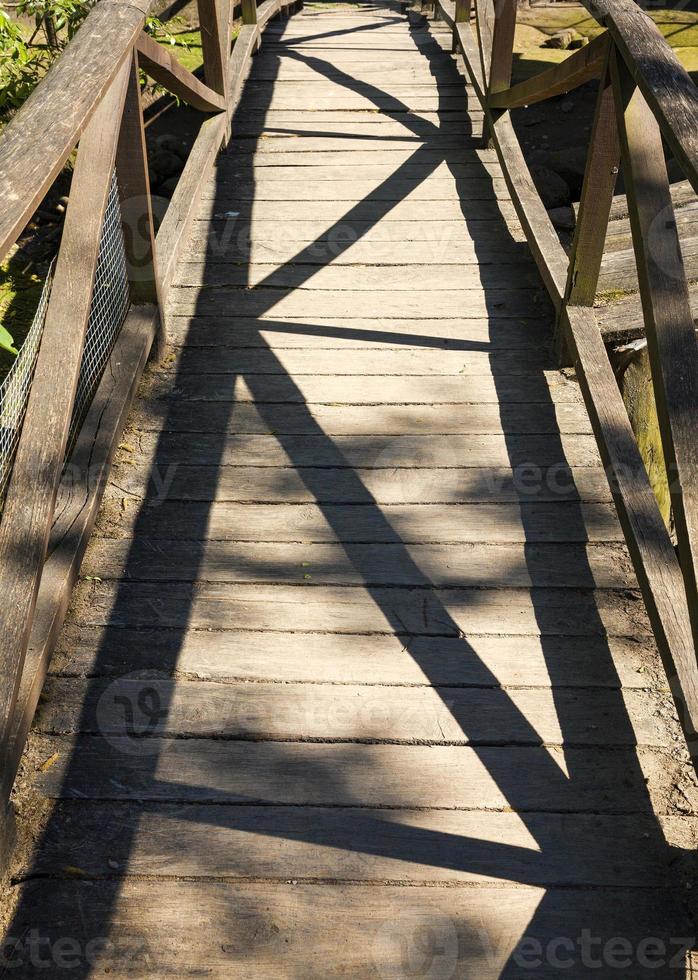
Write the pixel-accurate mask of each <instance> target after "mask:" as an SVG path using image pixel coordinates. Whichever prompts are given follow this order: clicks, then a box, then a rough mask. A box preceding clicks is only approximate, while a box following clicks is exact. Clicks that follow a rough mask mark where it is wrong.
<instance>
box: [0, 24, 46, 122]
mask: <svg viewBox="0 0 698 980" xmlns="http://www.w3.org/2000/svg"><path fill="white" fill-rule="evenodd" d="M47 67H48V58H47V56H46V52H45V51H42V50H41V49H40V48H38V47H34V46H31V45H29V44H28V43H27V42H26V40H25V38H24V34H23V33H22V29H21V28H20V26H19V25H18V24H17V23H16V22H15V21H13V20H12V19H11V18H10V16H9V14H8V13H7V11H5V10H4V9H3V8H2V7H0V113H7V112H8V111H9V110H12V109H16V108H18V107H19V106H20V105H21V104H22V103H23V102H24V100H25V99H26V98H27V96H28V95H29V94H30V92H31V90H32V89H33V88H34V86H35V85H36V82H37V80H38V78H40V76H41V75H42V74H43V73H44V71H45V70H46V68H47Z"/></svg>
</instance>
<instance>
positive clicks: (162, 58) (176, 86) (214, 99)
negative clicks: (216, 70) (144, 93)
mask: <svg viewBox="0 0 698 980" xmlns="http://www.w3.org/2000/svg"><path fill="white" fill-rule="evenodd" d="M138 61H139V64H140V67H141V68H142V69H143V71H145V72H146V73H147V74H148V75H150V77H151V78H154V79H155V81H156V82H159V83H160V84H161V85H164V87H165V88H166V89H167V90H168V91H170V92H172V94H173V95H176V96H177V98H179V99H181V100H182V101H183V102H186V103H187V104H188V105H190V106H193V108H194V109H200V110H201V111H202V112H220V111H221V109H225V101H224V99H223V96H222V95H221V94H220V93H218V92H214V91H213V89H212V88H209V87H208V85H204V83H203V82H202V81H200V80H199V79H198V78H197V77H196V75H192V73H191V72H190V71H187V69H186V68H184V67H183V66H182V65H181V64H180V62H179V61H178V60H177V59H176V58H175V57H174V55H172V54H171V53H170V52H169V51H168V50H167V48H166V47H165V46H164V45H162V44H158V42H157V41H155V40H153V38H152V37H150V36H149V35H148V34H141V36H140V37H139V38H138Z"/></svg>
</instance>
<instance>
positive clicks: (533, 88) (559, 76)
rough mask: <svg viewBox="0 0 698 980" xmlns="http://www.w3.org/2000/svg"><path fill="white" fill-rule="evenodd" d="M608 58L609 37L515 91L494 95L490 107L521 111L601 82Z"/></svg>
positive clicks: (576, 52) (587, 46) (528, 81)
mask: <svg viewBox="0 0 698 980" xmlns="http://www.w3.org/2000/svg"><path fill="white" fill-rule="evenodd" d="M607 54H608V34H600V35H599V36H598V37H595V38H593V39H592V40H591V41H590V42H589V44H585V45H584V47H583V48H580V49H579V50H578V51H574V52H573V53H572V54H571V55H569V57H567V58H565V60H564V61H562V62H560V64H559V65H554V66H553V67H552V68H548V69H547V70H546V71H542V72H540V74H538V75H534V76H533V78H527V79H526V81H525V82H519V84H518V85H513V86H512V87H511V88H506V89H503V90H502V91H501V92H492V93H491V95H490V99H489V103H490V105H491V106H492V108H494V109H518V108H520V107H521V106H528V105H533V104H534V103H536V102H543V101H544V100H545V99H552V98H553V97H554V96H556V95H562V94H564V93H565V92H569V91H571V90H572V89H574V88H577V87H578V86H579V85H584V84H585V83H586V82H589V81H591V80H592V79H594V78H598V77H599V75H600V74H601V72H602V71H603V66H604V62H605V60H606V57H607Z"/></svg>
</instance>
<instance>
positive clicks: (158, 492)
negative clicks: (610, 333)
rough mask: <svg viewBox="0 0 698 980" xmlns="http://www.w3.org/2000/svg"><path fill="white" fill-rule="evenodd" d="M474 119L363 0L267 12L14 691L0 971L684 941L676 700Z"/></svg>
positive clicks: (670, 969) (425, 31) (673, 954)
mask: <svg viewBox="0 0 698 980" xmlns="http://www.w3.org/2000/svg"><path fill="white" fill-rule="evenodd" d="M466 91H467V90H466ZM481 119H482V116H481V113H480V112H479V111H476V110H474V109H473V110H472V111H471V110H470V109H469V104H468V98H467V95H464V89H463V83H462V78H461V75H460V74H459V70H458V63H457V61H456V60H455V59H454V57H453V56H452V55H451V34H450V32H449V31H447V30H446V29H445V28H442V27H440V26H439V24H438V23H436V24H428V23H427V22H426V21H425V20H424V19H423V18H421V17H418V16H415V15H414V14H410V15H409V16H406V15H405V14H404V13H403V12H401V10H400V9H399V7H397V6H395V5H393V4H390V3H383V4H375V5H371V4H368V3H363V4H361V5H353V6H343V5H341V4H327V5H326V6H325V7H323V8H322V9H321V8H320V7H310V8H306V10H305V11H304V12H303V13H302V14H300V15H298V16H295V17H293V18H292V19H291V20H289V21H281V22H278V23H277V24H275V25H273V26H271V27H270V29H269V31H268V33H267V34H266V35H265V40H264V45H263V48H262V50H261V51H260V53H259V55H258V56H257V57H256V59H255V63H254V69H253V72H252V75H251V78H250V80H249V81H248V83H247V87H246V90H245V96H244V98H243V100H242V103H241V105H240V108H239V109H238V111H237V114H236V117H235V118H234V120H233V134H234V139H233V143H232V144H231V149H230V150H229V152H228V153H226V154H223V155H221V156H220V159H219V161H218V164H217V167H216V170H215V179H213V180H211V181H210V183H209V184H208V185H207V186H206V188H205V190H204V193H203V196H202V199H201V202H200V207H199V211H198V217H197V219H196V221H195V222H194V231H193V233H192V236H191V241H190V244H189V246H188V248H187V249H185V255H184V261H183V262H182V263H181V265H180V269H179V273H178V280H177V283H176V288H174V289H173V290H172V292H171V295H170V311H169V312H170V316H169V329H170V335H171V339H172V343H173V346H172V350H171V355H169V356H168V357H166V358H165V360H164V361H163V362H162V363H161V364H160V365H159V366H158V367H156V368H155V369H154V370H152V371H151V372H150V373H149V374H148V376H147V379H146V382H145V384H144V388H143V391H142V395H141V398H140V399H139V401H138V403H137V405H136V408H135V411H134V412H133V413H132V416H131V420H130V423H129V428H128V430H127V433H126V435H125V436H124V439H123V442H122V444H121V447H120V450H119V459H118V462H117V465H116V467H115V469H114V471H113V474H112V483H111V485H110V487H109V489H108V491H107V493H106V496H105V502H104V505H103V509H102V514H101V517H100V520H99V524H98V529H97V533H96V534H95V536H94V538H93V540H92V542H91V545H90V547H89V549H88V553H87V557H86V559H85V562H84V564H83V570H82V575H83V579H82V581H81V584H80V586H79V588H78V591H77V593H76V596H75V600H74V603H73V608H72V612H71V613H70V615H69V618H68V622H67V624H66V627H65V628H64V631H63V635H62V638H61V640H60V643H59V649H58V652H57V654H56V656H55V657H54V660H53V663H52V674H51V676H50V677H49V680H48V682H47V685H46V689H45V696H44V698H43V700H42V704H41V707H40V710H39V714H38V716H37V720H36V724H35V731H34V735H33V740H32V744H31V750H30V758H32V759H33V760H35V761H36V762H37V764H36V766H35V767H34V769H32V770H31V772H30V775H29V776H28V777H26V778H29V781H30V783H31V786H32V787H33V789H34V791H36V792H37V793H39V795H40V796H41V797H42V798H46V799H47V800H49V801H51V804H52V807H51V811H50V814H49V815H48V818H47V821H46V825H45V829H44V830H43V832H42V834H41V837H40V839H39V840H38V842H37V848H36V853H35V855H34V857H33V859H32V861H31V863H30V864H29V865H28V866H26V867H25V868H24V870H23V872H22V877H23V879H24V881H23V883H22V884H20V885H19V886H18V887H20V888H21V897H20V900H19V904H18V908H17V911H16V916H15V920H14V922H13V923H12V924H11V926H10V934H11V935H12V936H13V937H24V938H25V939H26V937H27V936H28V935H29V934H30V931H31V930H32V929H34V930H38V934H39V935H40V936H41V937H44V938H45V939H46V944H49V941H50V944H49V945H46V944H44V945H42V946H41V950H42V953H41V956H40V959H42V960H45V959H46V957H53V959H52V960H50V962H55V957H56V955H59V954H60V955H63V954H64V953H65V957H64V960H65V966H64V967H61V969H60V970H59V969H58V968H54V972H53V973H51V971H50V970H49V972H47V969H46V965H45V963H44V965H35V964H33V962H32V959H31V957H30V956H28V955H24V959H23V960H22V962H23V966H22V968H21V969H20V970H18V971H15V972H14V973H13V974H12V975H13V976H19V975H21V976H23V977H24V976H27V977H29V976H31V977H33V976H37V977H39V976H41V977H45V976H49V975H51V976H69V977H71V978H73V977H81V978H87V977H90V978H92V977H102V976H103V975H104V974H105V973H106V971H107V969H109V970H110V971H111V975H112V976H114V977H119V978H120V977H129V978H131V977H140V978H148V980H157V978H168V980H169V978H174V977H177V978H180V977H200V976H201V977H203V976H206V977H230V978H233V977H239V978H243V977H245V978H246V977H255V978H256V977H265V978H266V977H269V978H271V977H274V978H294V980H305V978H311V977H313V978H315V977H318V978H320V977H328V976H343V977H344V976H346V977H352V978H363V977H378V978H400V980H402V978H406V977H420V978H440V980H441V978H443V980H447V978H451V977H458V978H471V977H472V978H477V980H482V978H490V977H492V978H495V977H507V978H519V977H527V976H529V975H534V976H536V977H549V976H550V977H552V976H554V977H557V976H560V975H565V976H570V977H575V978H581V977H587V976H594V977H603V978H606V977H614V978H615V977H620V976H623V977H632V978H638V977H644V976H652V977H664V976H672V977H673V976H684V965H683V964H684V958H683V956H682V954H681V953H680V946H681V943H682V942H683V941H684V937H690V936H692V935H693V932H694V927H693V926H692V925H691V923H690V921H689V920H688V918H687V913H686V911H685V909H684V907H683V894H682V886H681V887H679V886H678V884H677V870H676V869H677V867H680V861H681V860H682V859H683V855H684V848H689V847H692V844H693V836H694V831H695V820H694V818H693V817H691V816H689V815H686V814H687V811H688V810H689V809H690V808H689V807H688V806H687V805H684V804H683V803H682V800H683V799H684V797H683V791H682V784H683V783H684V782H685V780H686V770H685V764H684V754H683V753H684V750H682V749H681V748H680V746H681V745H682V744H683V743H682V741H681V736H680V729H679V727H678V723H677V722H676V720H675V715H674V711H673V707H672V706H671V700H670V696H669V693H668V690H665V688H666V679H665V678H664V675H663V674H662V668H661V664H660V662H659V659H658V657H657V654H656V652H655V647H654V643H653V640H652V637H651V632H650V628H649V624H648V621H647V617H646V614H645V611H644V606H643V603H642V601H641V599H640V596H639V592H638V588H637V583H636V581H635V578H634V574H633V570H632V566H631V563H630V560H629V557H628V554H627V551H626V548H625V544H624V542H623V535H622V532H621V529H620V526H619V524H618V521H617V518H616V516H615V511H614V508H613V505H612V502H611V498H610V494H609V490H608V485H607V482H606V479H605V476H604V472H603V468H602V465H601V462H600V459H599V456H598V452H597V448H596V443H595V440H594V438H593V435H592V432H591V428H590V424H589V421H588V417H587V414H586V411H585V408H584V405H583V402H582V399H581V396H580V393H579V389H578V386H577V384H576V382H575V380H574V379H573V378H571V377H570V376H569V375H568V374H564V373H561V372H559V371H557V370H556V369H555V365H554V361H553V357H552V354H551V351H550V343H551V336H552V333H551V327H552V312H551V309H550V307H549V303H548V300H547V298H546V294H545V293H544V290H543V288H542V286H541V283H540V280H539V278H538V274H537V272H536V269H535V266H534V264H533V261H532V259H531V257H530V253H529V251H528V248H527V246H526V245H525V241H524V238H523V235H522V233H521V230H520V228H519V226H518V224H517V220H516V216H515V213H514V209H513V206H512V204H511V201H510V199H509V194H508V191H507V187H506V184H505V181H504V179H503V177H502V173H501V170H500V167H499V164H498V163H497V158H496V155H495V153H494V151H493V150H487V149H483V148H482V146H483V143H482V139H481ZM662 685H663V687H662ZM682 808H683V811H686V812H682ZM677 861H678V862H679V864H677ZM618 937H620V938H618ZM651 937H656V940H657V942H658V943H659V944H660V945H659V946H656V945H655V946H653V945H652V944H651V942H650V943H649V945H648V939H651ZM614 939H616V940H617V942H618V943H620V945H617V946H613V944H611V945H610V946H609V945H607V944H608V943H609V941H611V940H614ZM62 941H70V943H72V944H73V945H70V946H66V947H65V949H63V948H62V947H60V943H61V942H62ZM643 944H644V945H643ZM662 944H663V945H662ZM662 949H664V953H662ZM56 950H59V953H57V952H56ZM609 950H610V951H609ZM658 950H659V952H658ZM626 960H627V964H629V965H627V964H626V965H625V966H623V964H624V963H625V962H626ZM71 964H72V965H71ZM8 975H10V973H9V971H8Z"/></svg>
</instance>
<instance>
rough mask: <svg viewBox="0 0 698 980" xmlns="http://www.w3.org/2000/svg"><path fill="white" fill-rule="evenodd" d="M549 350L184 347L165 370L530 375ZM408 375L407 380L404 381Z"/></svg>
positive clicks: (545, 359) (546, 360) (209, 373)
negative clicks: (489, 372)
mask: <svg viewBox="0 0 698 980" xmlns="http://www.w3.org/2000/svg"><path fill="white" fill-rule="evenodd" d="M550 361H551V358H550V353H549V351H548V349H547V348H543V349H542V350H531V349H530V348H529V349H527V350H517V351H506V350H504V351H501V350H494V351H487V350H484V351H463V350H453V351H451V350H443V349H441V350H439V349H438V348H432V349H430V348H427V349H426V350H425V349H423V348H422V349H419V348H417V349H414V350H412V349H409V348H408V349H405V350H402V349H398V350H362V349H359V350H356V349H348V350H342V351H336V350H333V349H330V350H326V349H322V348H321V349H319V350H318V349H315V350H313V349H310V350H304V349H291V350H283V349H282V350H275V351H273V352H272V351H270V350H269V349H267V350H264V349H263V348H255V347H252V348H250V347H247V348H243V349H241V350H236V349H235V348H232V349H231V348H227V347H225V348H221V347H219V348H218V349H213V350H211V349H210V348H194V349H191V350H190V349H189V347H184V348H183V349H182V350H181V352H180V353H179V355H178V357H177V359H176V361H173V362H172V363H171V364H168V365H165V366H164V368H163V370H164V371H169V372H174V371H177V372H178V373H179V374H180V375H183V374H187V373H192V374H204V375H206V376H207V377H210V378H213V377H214V376H216V375H219V376H220V375H226V374H245V375H252V374H265V375H269V374H280V375H286V374H288V375H293V374H296V373H298V374H315V375H323V374H325V375H336V374H337V373H341V374H343V375H356V376H359V377H361V376H364V375H377V374H388V375H394V376H396V377H403V378H409V377H410V376H418V377H419V376H421V377H424V376H425V375H435V376H437V377H443V376H448V375H461V374H466V375H471V374H477V373H478V371H482V373H483V374H486V373H487V372H488V370H491V371H492V374H493V376H494V377H495V378H496V376H497V374H498V373H501V374H507V375H510V376H512V375H517V374H521V375H528V374H529V373H532V372H536V371H542V370H544V369H545V368H546V367H550ZM408 385H409V381H405V387H406V388H407V386H408Z"/></svg>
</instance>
